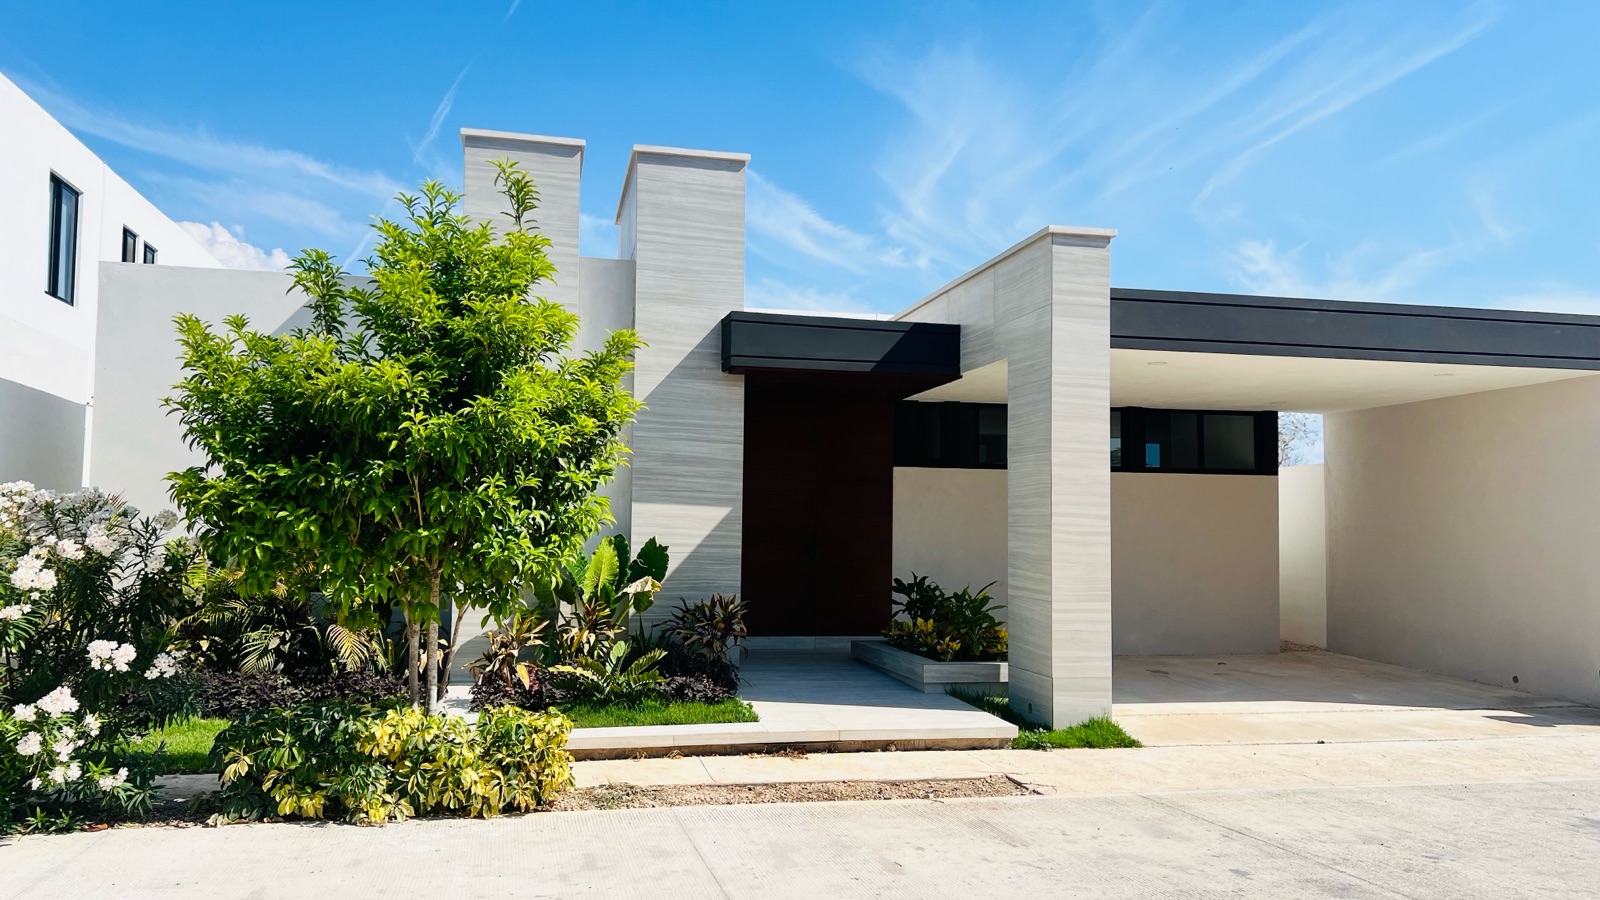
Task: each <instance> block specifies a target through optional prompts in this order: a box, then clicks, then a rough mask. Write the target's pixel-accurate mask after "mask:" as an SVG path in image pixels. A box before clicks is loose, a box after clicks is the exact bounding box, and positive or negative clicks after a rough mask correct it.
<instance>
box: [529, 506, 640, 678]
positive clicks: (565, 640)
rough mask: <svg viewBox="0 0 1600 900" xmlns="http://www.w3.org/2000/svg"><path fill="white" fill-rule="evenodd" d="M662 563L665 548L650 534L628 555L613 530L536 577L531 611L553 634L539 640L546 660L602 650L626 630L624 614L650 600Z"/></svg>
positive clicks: (625, 545) (625, 544)
mask: <svg viewBox="0 0 1600 900" xmlns="http://www.w3.org/2000/svg"><path fill="white" fill-rule="evenodd" d="M667 562H668V556H667V548H666V547H663V546H662V545H661V544H659V543H657V542H656V539H655V538H651V539H650V540H649V541H647V542H646V543H645V545H644V546H643V547H641V548H639V555H638V556H637V557H632V558H630V557H629V549H628V539H627V538H625V537H623V536H622V535H620V534H617V535H612V536H611V537H609V538H607V539H605V540H602V541H601V542H600V544H599V545H598V546H596V547H595V548H594V553H592V554H588V555H585V554H582V553H579V554H577V555H576V556H574V557H573V558H572V559H571V560H569V561H567V562H566V563H565V564H563V565H561V566H558V567H557V568H556V570H555V572H554V573H553V574H552V575H551V576H550V577H548V578H545V579H542V580H541V581H539V582H536V583H535V585H534V596H535V598H536V599H537V606H536V607H535V609H536V613H537V615H538V617H539V618H540V619H542V620H544V621H546V622H549V623H551V632H552V635H553V637H552V638H550V639H547V640H545V641H542V642H541V646H542V648H543V652H542V654H541V655H542V657H543V660H544V662H545V664H546V665H555V664H558V663H565V664H571V663H575V662H576V661H578V660H581V659H585V658H595V657H598V656H603V655H605V654H606V653H607V652H608V651H609V648H610V646H611V644H612V643H613V642H614V641H616V640H617V639H618V638H619V637H620V636H622V635H624V634H626V633H627V630H628V619H629V617H630V616H632V615H634V614H635V613H642V612H644V611H645V610H647V609H649V608H650V607H651V605H652V604H654V603H655V595H656V592H657V591H659V590H661V579H663V578H666V577H667Z"/></svg>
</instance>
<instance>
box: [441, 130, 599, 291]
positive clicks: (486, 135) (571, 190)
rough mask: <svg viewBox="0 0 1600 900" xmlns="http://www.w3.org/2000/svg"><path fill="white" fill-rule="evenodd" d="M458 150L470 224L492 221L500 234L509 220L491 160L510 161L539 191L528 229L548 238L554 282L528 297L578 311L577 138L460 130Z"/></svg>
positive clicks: (580, 172)
mask: <svg viewBox="0 0 1600 900" xmlns="http://www.w3.org/2000/svg"><path fill="white" fill-rule="evenodd" d="M461 146H462V151H463V153H464V154H465V156H466V173H465V174H466V198H465V201H464V202H463V204H462V206H463V209H464V211H465V212H466V214H467V215H468V216H469V217H471V218H473V219H476V220H478V221H492V222H494V225H495V229H496V230H497V231H499V232H501V233H504V232H506V231H507V230H509V229H510V228H511V219H510V217H509V216H507V215H506V198H505V197H503V196H501V194H500V188H499V187H498V186H496V185H495V182H494V179H495V176H496V175H497V174H498V170H497V169H496V168H495V165H494V162H495V160H498V159H501V158H506V159H510V160H511V161H512V162H515V163H516V164H517V167H518V168H519V169H520V170H521V171H523V172H526V173H527V174H528V175H529V176H530V177H532V179H533V186H534V188H535V189H536V190H538V192H539V206H538V208H537V209H535V210H534V211H533V224H534V226H535V228H536V229H537V230H538V231H539V233H540V234H543V235H544V236H545V237H547V238H549V239H550V248H549V249H548V250H547V251H546V252H547V253H548V255H549V257H550V262H551V263H552V264H554V265H555V267H556V274H555V277H554V278H553V279H552V280H551V281H549V282H546V283H544V284H540V285H537V286H535V288H534V293H535V294H536V295H538V296H541V297H544V298H545V299H546V300H549V301H551V302H553V303H559V304H561V305H562V306H564V307H566V308H567V309H568V310H569V311H571V312H574V313H577V312H579V311H580V310H579V306H578V297H579V294H578V284H579V278H578V182H579V179H580V178H581V176H582V175H583V149H584V142H583V141H582V140H579V139H578V138H562V137H544V136H542V135H537V134H516V133H513V132H508V131H484V130H481V129H476V128H463V129H461Z"/></svg>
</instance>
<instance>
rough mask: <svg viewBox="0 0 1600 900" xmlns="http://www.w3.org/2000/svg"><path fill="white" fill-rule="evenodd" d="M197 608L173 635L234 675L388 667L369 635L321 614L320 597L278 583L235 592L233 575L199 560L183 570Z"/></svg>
mask: <svg viewBox="0 0 1600 900" xmlns="http://www.w3.org/2000/svg"><path fill="white" fill-rule="evenodd" d="M188 578H189V582H190V585H191V586H192V587H193V588H194V589H196V591H197V592H198V593H199V595H200V598H201V602H200V605H199V608H198V609H197V610H196V611H195V612H194V613H192V614H190V615H189V616H188V617H186V618H185V619H183V620H182V621H181V622H180V623H179V626H178V631H179V633H180V634H181V635H183V636H184V637H186V638H187V639H188V641H189V643H190V646H191V647H192V648H193V649H194V650H195V651H196V652H197V653H198V654H199V655H201V656H203V657H206V658H209V659H211V660H212V661H214V662H215V663H217V664H220V665H223V666H227V667H231V668H236V669H238V670H239V671H241V672H247V673H255V672H306V671H318V670H324V669H339V670H344V671H357V670H361V669H369V668H371V669H383V668H386V667H387V665H388V652H387V651H388V644H387V641H386V640H385V638H384V636H383V634H382V633H381V632H379V631H377V630H376V629H363V628H353V627H350V626H349V625H347V624H346V623H344V622H341V621H339V620H338V619H337V618H333V617H330V616H329V615H328V612H329V610H328V607H327V605H326V604H325V603H324V602H323V601H322V599H321V597H320V596H318V595H316V594H313V593H310V592H307V591H304V590H296V589H294V588H292V587H290V585H289V583H288V582H287V581H279V582H278V583H277V584H275V585H273V586H272V588H271V589H269V590H268V591H266V592H265V593H261V594H248V593H243V592H241V591H240V590H239V581H240V573H239V570H238V569H234V568H226V567H218V566H213V565H211V564H210V563H208V562H206V561H204V560H199V561H197V562H196V563H195V564H194V565H193V566H192V567H191V568H190V570H189V573H188Z"/></svg>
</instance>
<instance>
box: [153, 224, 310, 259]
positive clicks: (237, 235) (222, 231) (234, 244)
mask: <svg viewBox="0 0 1600 900" xmlns="http://www.w3.org/2000/svg"><path fill="white" fill-rule="evenodd" d="M178 227H179V228H182V229H183V230H184V231H185V232H188V234H189V236H190V237H192V238H194V239H195V240H196V241H197V242H199V244H200V246H202V247H204V248H206V250H207V251H209V252H210V253H211V255H212V256H213V257H215V258H216V260H217V262H219V263H222V264H223V265H225V266H228V267H229V268H233V269H272V270H281V269H283V268H285V267H287V266H288V265H289V262H290V260H289V254H288V253H285V252H284V250H283V248H282V247H274V248H272V249H271V250H263V249H261V248H260V247H257V246H255V245H254V244H251V243H249V242H248V241H246V240H245V239H244V237H243V229H240V228H238V227H237V226H236V227H235V228H233V229H231V230H230V229H228V228H225V227H223V225H222V223H221V222H212V223H211V224H210V225H207V224H205V223H203V222H179V223H178Z"/></svg>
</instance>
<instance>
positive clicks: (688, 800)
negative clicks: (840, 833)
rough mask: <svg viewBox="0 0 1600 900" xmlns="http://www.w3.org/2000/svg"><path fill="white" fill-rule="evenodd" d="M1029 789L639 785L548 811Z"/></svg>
mask: <svg viewBox="0 0 1600 900" xmlns="http://www.w3.org/2000/svg"><path fill="white" fill-rule="evenodd" d="M1032 793H1034V792H1033V791H1031V790H1029V789H1028V788H1026V787H1023V786H1022V785H1020V784H1018V783H1016V782H1015V781H1012V780H1011V779H1009V778H1007V777H1005V776H1004V775H991V776H989V777H987V778H949V779H940V780H936V781H804V782H793V783H787V784H680V785H665V786H661V787H640V786H638V785H633V784H607V785H601V786H598V787H591V788H578V789H576V790H571V791H568V792H567V793H565V794H563V795H562V796H561V799H559V800H557V801H556V802H555V804H554V805H553V806H551V809H552V810H554V811H556V812H570V811H575V810H586V809H648V808H652V807H660V806H729V805H742V804H747V803H815V802H821V801H828V800H953V799H958V798H964V797H1019V796H1023V795H1027V794H1032Z"/></svg>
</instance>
